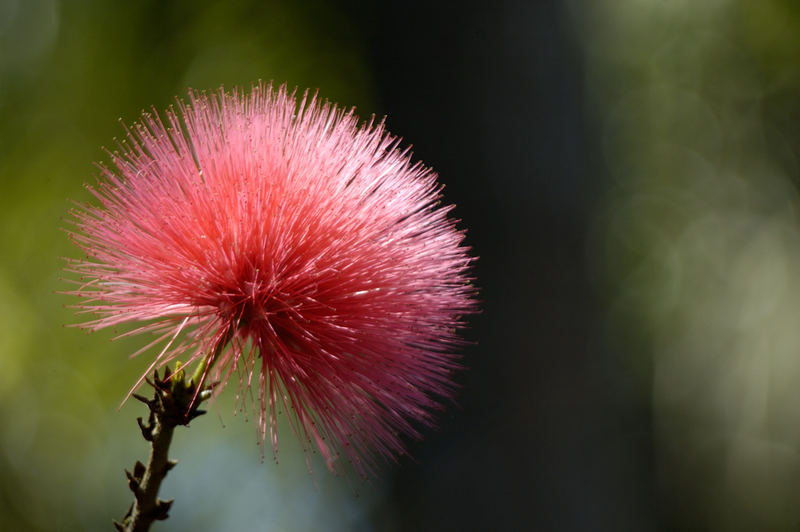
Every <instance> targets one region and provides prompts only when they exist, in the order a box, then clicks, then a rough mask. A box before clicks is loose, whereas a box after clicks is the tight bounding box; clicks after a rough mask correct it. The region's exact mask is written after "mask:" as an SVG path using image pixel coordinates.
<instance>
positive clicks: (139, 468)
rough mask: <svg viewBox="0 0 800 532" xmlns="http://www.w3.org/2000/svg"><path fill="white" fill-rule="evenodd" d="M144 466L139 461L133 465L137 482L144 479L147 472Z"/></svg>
mask: <svg viewBox="0 0 800 532" xmlns="http://www.w3.org/2000/svg"><path fill="white" fill-rule="evenodd" d="M145 469H146V468H145V467H144V464H143V463H141V462H140V461H139V460H136V463H135V464H134V465H133V476H134V478H135V479H136V480H138V481H140V482H141V480H142V478H144V472H145Z"/></svg>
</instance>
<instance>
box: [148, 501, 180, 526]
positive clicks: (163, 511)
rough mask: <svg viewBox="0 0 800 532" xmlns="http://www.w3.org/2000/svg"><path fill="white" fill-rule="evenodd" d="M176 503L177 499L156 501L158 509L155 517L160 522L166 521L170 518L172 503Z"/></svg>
mask: <svg viewBox="0 0 800 532" xmlns="http://www.w3.org/2000/svg"><path fill="white" fill-rule="evenodd" d="M173 502H175V499H170V500H168V501H162V500H161V499H158V500H157V501H156V507H155V510H154V512H153V514H154V517H155V518H156V519H157V520H159V521H163V520H164V519H166V518H168V517H169V509H170V507H171V506H172V503H173Z"/></svg>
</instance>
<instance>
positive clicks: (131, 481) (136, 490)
mask: <svg viewBox="0 0 800 532" xmlns="http://www.w3.org/2000/svg"><path fill="white" fill-rule="evenodd" d="M125 476H126V477H128V487H129V488H130V490H131V491H132V492H133V494H134V495H135V496H136V498H137V499H138V498H140V497H141V496H142V487H141V486H140V485H139V481H138V480H136V478H134V476H133V474H131V472H130V471H128V470H127V469H126V470H125Z"/></svg>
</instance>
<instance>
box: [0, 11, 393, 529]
mask: <svg viewBox="0 0 800 532" xmlns="http://www.w3.org/2000/svg"><path fill="white" fill-rule="evenodd" d="M357 35H358V33H357V32H356V31H355V30H354V28H352V27H351V26H350V25H349V21H348V20H347V19H346V18H344V17H342V16H341V14H340V13H338V12H336V11H335V10H334V9H332V8H330V7H328V6H327V5H326V4H324V3H321V2H314V1H312V2H298V3H293V2H267V3H265V2H260V1H241V0H234V1H226V2H197V1H192V2H189V1H175V2H160V1H143V2H102V1H89V0H73V1H58V0H0V116H2V120H0V249H2V250H3V251H2V253H0V424H2V426H3V429H2V430H0V530H102V529H109V528H110V522H111V521H110V520H111V519H112V518H121V517H122V515H123V514H124V513H125V510H126V509H127V507H128V505H129V504H130V501H131V496H130V493H129V492H128V491H127V488H126V485H125V480H124V475H123V473H122V468H123V467H128V468H130V467H132V465H133V463H134V461H135V460H137V459H139V460H145V459H146V458H147V452H148V448H147V445H146V442H144V441H143V440H142V439H141V438H140V436H139V434H138V428H137V427H136V424H135V417H136V416H139V415H143V414H144V410H143V407H142V406H141V405H139V404H130V403H129V404H126V405H125V406H123V407H122V409H121V412H120V411H118V410H117V406H118V405H119V403H120V401H121V400H122V398H123V397H124V396H125V393H126V392H127V391H128V389H129V387H130V386H131V385H132V384H133V383H134V382H135V380H136V379H137V378H138V376H139V375H140V373H141V372H142V371H144V369H145V368H146V367H147V365H148V363H149V361H148V356H149V355H147V354H145V355H143V356H142V357H140V358H137V359H134V360H133V361H131V360H129V359H128V356H127V355H128V354H129V353H132V352H134V351H135V350H136V349H138V347H139V346H141V345H143V342H144V341H145V340H146V338H143V337H134V338H127V339H124V340H120V341H117V342H113V343H110V342H109V340H110V339H111V338H112V337H113V336H114V331H103V332H100V333H97V334H92V335H87V334H85V333H82V332H81V331H80V330H79V329H75V328H70V327H63V326H64V325H65V324H74V323H76V322H78V321H79V319H78V318H77V317H75V316H74V315H73V314H72V311H71V310H70V309H67V308H64V306H65V305H67V304H70V303H72V301H70V298H68V297H66V296H63V295H60V294H57V293H56V292H57V291H60V290H67V289H69V288H70V285H68V284H66V282H65V281H63V280H62V279H61V276H62V273H61V268H62V267H63V265H64V262H63V260H62V259H61V257H63V256H72V257H74V256H77V254H78V250H77V249H76V248H74V247H73V246H71V244H70V243H69V241H68V239H67V238H66V235H65V234H64V233H63V232H62V231H61V230H60V228H62V227H65V226H66V223H65V222H64V220H63V218H64V217H65V216H66V213H67V211H68V209H69V208H70V206H71V205H70V202H69V199H71V200H75V201H84V200H87V199H88V194H87V193H86V192H85V191H84V189H83V187H82V184H83V183H84V182H92V181H93V180H94V176H95V175H96V171H95V170H94V169H93V167H92V164H91V163H92V161H99V160H103V159H104V154H103V152H102V150H101V146H103V145H113V138H114V137H115V136H117V135H122V134H123V129H122V127H121V126H120V124H119V123H118V122H117V120H116V119H117V118H119V117H121V118H122V119H123V121H125V122H127V123H131V122H133V121H135V120H136V119H137V117H138V116H139V113H140V111H141V109H143V108H149V107H150V106H151V105H152V106H154V107H155V108H156V109H158V110H163V109H164V108H166V107H167V106H169V105H170V104H171V103H172V102H173V101H174V97H175V96H176V95H177V96H178V97H183V96H185V94H186V88H187V87H193V88H196V89H211V90H213V89H216V88H218V87H219V86H221V85H225V86H226V87H233V86H235V85H241V86H245V87H248V86H249V85H250V84H251V83H252V82H254V81H257V80H259V79H263V80H275V81H276V83H283V82H286V83H288V85H289V86H295V85H296V86H298V87H300V90H303V89H305V88H306V87H309V88H310V89H311V90H316V89H319V92H320V94H321V95H322V96H323V97H324V98H329V99H331V100H333V101H337V102H339V103H341V104H343V105H346V106H349V105H353V104H355V103H356V102H358V104H359V105H361V106H365V107H361V108H360V109H359V112H360V114H361V115H362V116H365V115H368V114H369V113H371V112H374V111H375V109H374V108H373V107H372V103H371V94H372V88H371V80H370V75H369V72H368V70H367V69H366V68H365V66H364V64H363V61H362V56H363V53H362V50H361V48H360V47H361V42H360V41H359V40H358V37H357ZM119 332H122V331H119ZM232 396H233V392H229V393H226V394H224V395H223V396H222V398H221V399H220V401H219V404H218V406H217V407H216V408H213V407H212V408H211V412H210V414H209V415H208V416H205V418H201V419H199V420H197V421H195V422H194V423H193V426H192V428H191V430H184V429H178V431H177V432H176V441H175V444H174V446H173V451H172V454H173V456H174V457H175V458H179V459H180V465H179V466H178V468H176V469H175V470H174V472H173V473H172V474H171V475H170V477H168V478H167V481H166V482H165V484H164V486H163V489H162V496H163V497H164V498H169V497H172V496H174V497H176V499H177V500H176V503H175V505H174V506H173V510H172V517H171V519H170V521H168V527H169V528H171V529H175V530H186V529H192V530H253V529H263V528H264V527H268V528H270V529H276V530H312V529H325V530H332V529H335V528H336V527H341V529H342V530H353V529H363V528H365V527H367V528H368V519H367V517H368V513H369V512H370V511H371V510H370V508H371V507H372V505H373V502H372V501H373V500H374V497H373V496H362V497H360V498H356V497H354V496H353V492H352V489H353V487H352V486H350V485H349V484H348V483H347V482H346V481H343V480H342V479H339V478H333V477H332V475H330V474H329V473H328V472H327V470H326V468H325V467H324V464H323V463H322V462H320V461H316V460H315V473H314V475H313V476H311V475H309V474H308V471H307V468H306V465H305V460H304V458H303V456H302V453H301V452H300V451H299V450H298V444H297V443H295V438H294V437H293V435H292V434H291V430H290V429H289V428H288V426H282V427H281V428H280V433H281V454H280V458H281V463H280V465H278V466H276V465H274V464H273V463H272V461H271V460H270V454H271V451H270V450H269V449H266V450H265V453H266V457H267V462H266V464H264V465H260V464H259V459H260V457H261V450H260V449H259V447H258V446H257V445H255V444H256V443H257V432H256V429H255V427H254V425H253V420H252V419H251V420H249V421H247V422H245V419H246V418H247V417H248V416H247V414H246V413H245V414H239V415H238V416H234V413H233V410H234V408H233V404H234V401H233V398H232ZM243 418H245V419H243ZM223 426H225V427H226V428H225V430H222V427H223ZM373 491H374V492H376V493H377V492H378V491H379V490H375V488H374V487H372V488H371V489H370V492H373ZM155 528H158V526H157V527H155ZM162 529H163V528H162Z"/></svg>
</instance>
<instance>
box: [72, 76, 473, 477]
mask: <svg viewBox="0 0 800 532" xmlns="http://www.w3.org/2000/svg"><path fill="white" fill-rule="evenodd" d="M127 132H128V134H127V138H126V140H124V141H123V142H121V143H120V144H119V147H118V150H117V151H114V152H109V157H110V160H111V162H112V163H113V164H112V166H110V167H107V166H104V165H100V166H99V167H100V169H101V177H100V179H99V182H98V184H97V185H96V186H95V187H89V190H90V191H91V193H92V194H93V195H94V197H95V198H96V201H95V202H94V204H87V205H80V206H79V207H77V208H76V209H74V210H73V212H72V221H73V223H74V225H75V227H74V229H73V230H72V231H70V235H71V237H72V239H73V240H74V241H75V242H76V243H77V244H78V245H79V246H80V247H81V248H82V249H83V251H84V253H85V254H86V258H85V259H84V260H76V261H72V262H71V263H70V267H69V268H68V269H69V270H70V271H72V272H75V273H77V274H79V275H80V276H81V280H80V284H81V286H80V288H79V289H77V290H76V291H74V292H73V293H74V294H77V295H78V296H80V297H81V299H80V304H79V305H78V308H79V309H80V311H82V312H87V313H91V314H94V315H95V319H94V320H93V321H89V322H87V323H84V324H83V325H82V326H84V327H86V328H89V329H100V328H103V327H109V326H115V325H118V324H122V323H126V322H133V323H135V324H136V326H135V327H134V328H133V330H132V331H130V332H128V333H126V334H131V333H134V332H145V331H147V332H151V333H156V339H155V340H154V341H153V342H151V343H150V344H148V345H147V346H145V347H144V348H143V349H142V350H146V349H149V348H155V346H159V347H160V348H161V349H160V352H159V354H158V355H157V356H155V358H154V361H153V364H152V365H151V368H150V369H152V368H153V367H156V366H159V365H163V364H166V363H168V362H169V361H171V360H173V359H175V358H177V357H179V356H182V357H184V358H185V359H188V361H189V362H192V361H202V362H204V363H207V364H208V367H209V368H210V369H209V370H208V371H207V372H206V373H204V374H203V378H204V379H213V380H216V381H219V382H220V383H221V386H219V387H218V388H217V389H221V388H222V386H224V385H225V383H227V382H228V381H229V380H230V378H231V377H232V376H234V374H235V376H236V377H238V380H239V383H240V384H239V388H238V389H239V396H240V397H241V396H244V395H246V392H247V391H248V389H253V390H254V391H256V395H257V397H258V401H259V405H260V416H259V427H260V431H261V436H262V441H263V440H264V439H267V433H269V440H270V441H271V443H272V446H273V449H274V450H275V452H276V453H277V443H278V441H277V421H276V419H277V415H278V413H279V412H280V411H283V412H286V413H287V414H288V417H289V420H290V422H291V426H292V428H293V430H294V431H295V433H296V434H297V435H298V436H299V437H300V438H301V440H302V441H303V442H304V444H305V445H306V449H312V448H313V447H316V448H318V449H319V451H320V452H321V454H322V455H323V457H324V458H325V460H326V461H327V463H328V466H329V467H330V468H331V470H333V471H340V470H341V469H342V468H341V467H340V465H341V461H340V460H339V458H340V457H343V458H346V459H347V460H349V461H350V462H352V463H353V464H354V466H355V469H356V471H358V472H359V473H360V474H364V475H366V474H367V473H368V472H369V470H370V469H371V467H372V466H373V465H374V463H375V457H376V456H383V457H386V458H392V457H395V456H397V455H398V454H401V453H403V452H404V444H403V438H402V435H403V434H405V435H408V436H411V437H418V436H419V432H418V431H419V429H420V428H421V427H422V426H424V425H429V424H431V423H432V421H433V416H432V414H433V412H435V410H437V409H438V408H439V406H440V404H441V402H442V399H446V398H448V397H451V395H452V391H453V384H452V381H451V375H452V373H453V370H454V369H456V368H457V367H458V360H457V355H456V351H457V349H458V347H459V346H460V345H461V343H462V342H461V340H459V337H458V336H457V329H459V328H460V327H461V326H463V316H465V315H466V314H468V313H471V312H474V310H475V302H474V295H475V290H474V288H473V287H472V285H471V282H470V281H471V278H470V266H471V262H472V259H471V258H470V257H469V255H468V249H467V248H466V247H465V246H464V245H463V237H464V235H463V232H462V231H459V230H457V229H456V227H455V222H454V221H453V220H452V219H451V218H449V217H448V213H449V211H450V210H451V207H450V206H443V205H441V204H440V192H441V188H442V187H441V185H439V184H438V183H437V179H436V175H435V174H434V173H433V172H432V171H431V170H429V169H427V168H425V167H423V166H422V165H421V164H419V163H413V162H412V161H411V158H410V154H409V152H408V150H407V149H406V150H401V149H399V148H398V140H397V139H396V138H394V137H391V136H390V135H388V134H387V133H386V132H385V130H384V127H383V123H380V124H375V123H374V122H373V121H370V122H369V123H367V124H364V125H359V121H358V118H357V117H356V116H355V115H354V113H353V111H352V110H351V111H349V112H345V111H342V110H340V109H338V108H337V107H336V106H335V105H332V104H329V103H327V102H324V103H322V102H319V101H318V100H317V99H316V97H309V96H308V94H306V95H305V96H303V97H302V98H301V99H300V101H299V102H298V100H297V98H296V97H295V95H294V93H289V92H287V90H286V88H285V87H281V88H279V89H277V90H274V89H273V88H272V87H271V86H264V85H261V84H259V85H258V86H256V87H254V88H253V89H252V90H251V91H250V93H247V94H245V93H241V92H237V91H233V92H231V93H229V92H225V91H224V90H220V91H219V92H217V93H213V94H208V95H207V94H204V93H194V92H190V94H189V103H188V104H187V103H184V102H181V101H179V102H178V103H177V109H170V110H169V111H168V112H167V113H166V115H165V120H162V119H161V118H159V116H158V114H157V113H153V114H148V113H145V114H144V115H143V117H142V119H141V121H140V122H139V123H136V124H134V125H133V126H132V127H131V128H128V130H127ZM150 369H149V370H148V372H149V371H150ZM139 383H141V379H140V381H139ZM139 383H137V385H138V384H139Z"/></svg>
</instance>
